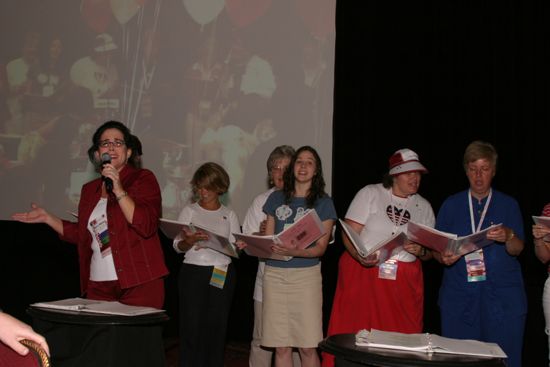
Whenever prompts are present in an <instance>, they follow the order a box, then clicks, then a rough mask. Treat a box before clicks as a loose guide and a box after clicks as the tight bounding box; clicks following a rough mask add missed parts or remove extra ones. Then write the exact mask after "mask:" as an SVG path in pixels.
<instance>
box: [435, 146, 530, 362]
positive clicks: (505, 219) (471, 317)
mask: <svg viewBox="0 0 550 367" xmlns="http://www.w3.org/2000/svg"><path fill="white" fill-rule="evenodd" d="M497 157H498V155H497V152H496V150H495V148H494V147H493V146H492V145H491V144H489V143H486V142H482V141H474V142H472V143H471V144H470V145H468V147H467V148H466V151H465V153H464V162H463V163H464V169H465V171H466V176H467V177H468V181H469V183H470V188H469V189H468V190H465V191H462V192H459V193H457V194H454V195H452V196H450V197H448V198H447V199H446V200H445V202H444V203H443V205H442V206H441V209H440V210H439V213H438V215H437V219H436V228H437V229H439V230H442V231H445V232H452V233H456V234H457V235H459V236H465V235H468V234H471V233H474V232H478V231H480V230H483V229H485V228H487V227H489V226H491V225H492V224H499V223H502V226H501V227H500V228H498V229H495V230H493V231H489V232H488V234H487V238H488V239H490V240H493V241H494V243H493V244H491V245H488V246H486V247H484V248H483V249H481V250H478V251H476V252H473V253H470V254H467V255H464V256H461V257H456V256H442V255H441V254H434V257H435V258H436V259H437V260H438V261H440V262H441V263H442V264H444V265H445V269H444V273H443V280H442V284H441V289H440V292H439V307H440V310H441V331H442V334H443V336H446V337H450V338H458V339H477V340H482V341H485V342H493V343H497V344H498V345H500V347H501V348H502V349H503V350H504V352H505V353H506V354H507V356H508V360H507V362H508V366H510V367H519V366H521V350H522V347H523V333H524V328H525V317H526V313H527V300H526V296H525V289H524V286H523V278H522V273H521V267H520V264H519V262H518V260H517V256H518V255H519V254H520V253H521V251H522V250H523V246H524V244H523V238H524V236H523V220H522V216H521V211H520V208H519V205H518V203H517V201H516V200H515V199H514V198H512V197H510V196H508V195H506V194H504V193H502V192H500V191H496V190H494V189H493V188H492V187H491V182H492V180H493V177H494V176H495V173H496V166H497Z"/></svg>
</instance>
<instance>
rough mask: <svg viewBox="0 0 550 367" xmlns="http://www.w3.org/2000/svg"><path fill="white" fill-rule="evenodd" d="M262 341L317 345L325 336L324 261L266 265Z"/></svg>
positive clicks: (276, 344) (277, 344) (267, 344)
mask: <svg viewBox="0 0 550 367" xmlns="http://www.w3.org/2000/svg"><path fill="white" fill-rule="evenodd" d="M263 291H264V293H263V312H262V315H263V330H262V345H263V346H265V347H297V348H317V344H319V342H320V341H321V340H322V339H323V290H322V278H321V264H317V265H315V266H311V267H308V268H277V267H273V266H266V267H265V274H264V289H263Z"/></svg>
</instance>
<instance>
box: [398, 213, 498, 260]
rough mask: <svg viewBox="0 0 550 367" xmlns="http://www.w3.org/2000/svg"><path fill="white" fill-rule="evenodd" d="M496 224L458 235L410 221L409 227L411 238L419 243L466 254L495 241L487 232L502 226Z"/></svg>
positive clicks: (437, 249) (435, 248) (408, 232)
mask: <svg viewBox="0 0 550 367" xmlns="http://www.w3.org/2000/svg"><path fill="white" fill-rule="evenodd" d="M501 226H502V224H494V225H492V226H490V227H487V228H485V229H484V230H482V231H479V232H476V233H472V234H470V235H468V236H463V237H458V235H456V234H454V233H448V232H443V231H438V230H437V229H435V228H431V227H428V226H426V225H423V224H420V223H415V222H413V221H410V222H409V224H408V228H407V236H408V238H409V240H411V241H413V242H416V243H419V244H421V245H423V246H425V247H428V248H430V249H432V250H435V251H437V252H440V253H441V254H444V255H458V256H462V255H466V254H468V253H470V252H474V251H477V250H479V249H481V248H483V247H485V246H487V245H490V244H492V243H493V240H489V239H487V232H489V231H491V230H493V229H496V228H499V227H501Z"/></svg>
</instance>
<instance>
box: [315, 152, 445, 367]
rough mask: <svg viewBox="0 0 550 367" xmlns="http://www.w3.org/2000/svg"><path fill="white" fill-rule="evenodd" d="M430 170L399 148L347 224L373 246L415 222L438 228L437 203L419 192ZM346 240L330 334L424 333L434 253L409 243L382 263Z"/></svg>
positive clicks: (356, 202) (329, 362) (326, 362)
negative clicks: (426, 275) (428, 269)
mask: <svg viewBox="0 0 550 367" xmlns="http://www.w3.org/2000/svg"><path fill="white" fill-rule="evenodd" d="M426 172H427V169H426V167H424V166H423V165H422V164H421V163H420V161H419V159H418V155H417V154H416V153H415V152H414V151H412V150H410V149H400V150H398V151H396V152H395V153H394V154H393V155H392V156H391V157H390V159H389V171H388V173H387V174H386V175H385V176H384V180H383V182H382V183H379V184H372V185H367V186H365V187H363V188H362V189H361V190H360V191H359V192H358V193H357V194H356V195H355V198H354V199H353V201H352V202H351V204H350V206H349V208H348V211H347V213H346V217H345V222H346V223H347V224H348V225H349V226H350V227H351V229H352V230H353V231H355V232H356V233H357V234H359V236H360V237H361V240H362V241H363V242H364V243H372V244H376V243H379V242H381V241H384V240H387V239H388V238H390V237H391V236H392V235H394V234H396V233H398V232H405V233H406V231H407V223H408V222H409V221H410V220H414V221H415V222H417V223H422V224H425V225H428V226H430V227H433V226H434V223H435V218H434V213H433V210H432V207H431V205H430V203H429V202H428V201H427V200H426V199H424V198H423V197H422V196H420V195H419V194H418V193H417V192H418V188H419V186H420V181H421V178H422V174H423V173H426ZM343 240H344V245H345V247H346V250H347V251H345V252H344V253H343V254H342V256H341V257H340V261H339V271H338V284H337V287H336V293H335V295H334V302H333V306H332V313H331V317H330V322H329V326H328V336H330V335H335V334H341V333H357V332H358V331H359V330H361V329H371V328H374V329H378V330H384V331H397V332H402V333H420V332H422V322H423V304H424V286H423V279H422V266H421V263H420V260H427V259H430V258H431V256H432V255H431V252H430V251H427V250H426V249H425V248H424V247H422V246H420V245H418V244H415V243H412V242H408V241H407V244H406V245H405V246H404V248H403V247H401V248H400V249H396V251H394V252H393V253H392V255H391V256H390V257H389V259H388V260H386V261H385V262H379V258H378V254H376V253H375V254H373V255H371V256H368V257H366V258H365V257H362V256H361V255H360V254H359V253H358V251H357V250H356V249H355V247H354V246H353V244H352V243H351V242H350V240H349V238H348V237H347V236H346V235H344V236H343ZM419 259H420V260H419ZM333 365H334V358H333V356H332V355H329V354H326V353H325V354H324V355H323V366H333Z"/></svg>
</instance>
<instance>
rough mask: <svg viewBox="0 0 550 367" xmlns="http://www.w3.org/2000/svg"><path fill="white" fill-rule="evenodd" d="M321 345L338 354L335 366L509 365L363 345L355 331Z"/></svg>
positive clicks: (499, 360) (335, 337) (339, 335)
mask: <svg viewBox="0 0 550 367" xmlns="http://www.w3.org/2000/svg"><path fill="white" fill-rule="evenodd" d="M319 348H320V349H321V350H322V351H323V352H326V353H329V354H333V355H334V357H335V367H352V366H376V367H403V366H407V367H412V366H430V367H454V366H457V367H458V366H460V367H474V366H475V367H505V366H506V364H505V363H504V360H503V359H501V358H490V357H477V356H465V355H457V354H438V353H433V354H428V353H424V352H409V351H400V350H392V349H380V348H369V347H359V346H356V345H355V334H338V335H333V336H329V337H328V338H326V339H325V340H323V341H322V342H321V343H319Z"/></svg>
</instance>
